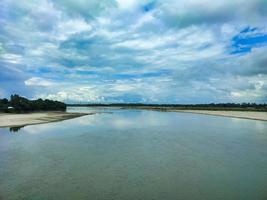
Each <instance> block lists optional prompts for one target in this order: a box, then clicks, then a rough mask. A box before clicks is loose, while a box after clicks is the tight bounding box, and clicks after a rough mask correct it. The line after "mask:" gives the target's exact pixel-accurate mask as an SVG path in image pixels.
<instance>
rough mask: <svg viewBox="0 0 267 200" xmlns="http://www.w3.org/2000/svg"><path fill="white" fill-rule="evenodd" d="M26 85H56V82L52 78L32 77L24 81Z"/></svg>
mask: <svg viewBox="0 0 267 200" xmlns="http://www.w3.org/2000/svg"><path fill="white" fill-rule="evenodd" d="M24 83H25V85H27V86H34V87H36V86H38V87H50V86H53V85H55V83H54V82H52V81H50V80H46V79H43V78H40V77H32V78H30V79H28V80H26V81H24Z"/></svg>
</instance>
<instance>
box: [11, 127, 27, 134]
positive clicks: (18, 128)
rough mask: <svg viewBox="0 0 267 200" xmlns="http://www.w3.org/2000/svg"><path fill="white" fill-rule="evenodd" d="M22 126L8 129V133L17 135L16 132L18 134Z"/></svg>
mask: <svg viewBox="0 0 267 200" xmlns="http://www.w3.org/2000/svg"><path fill="white" fill-rule="evenodd" d="M23 127H24V126H15V127H10V128H9V132H11V133H12V132H13V133H17V132H19V130H20V129H21V128H23Z"/></svg>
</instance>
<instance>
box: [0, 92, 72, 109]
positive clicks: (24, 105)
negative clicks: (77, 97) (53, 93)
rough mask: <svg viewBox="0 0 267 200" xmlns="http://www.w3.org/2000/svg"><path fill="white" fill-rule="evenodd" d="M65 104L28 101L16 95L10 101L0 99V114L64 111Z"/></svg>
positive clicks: (41, 100)
mask: <svg viewBox="0 0 267 200" xmlns="http://www.w3.org/2000/svg"><path fill="white" fill-rule="evenodd" d="M66 108H67V106H66V104H65V103H62V102H59V101H52V100H48V99H45V100H43V99H37V100H29V99H26V98H24V97H21V96H19V95H17V94H15V95H11V97H10V100H8V99H0V112H12V113H23V112H34V111H65V110H66Z"/></svg>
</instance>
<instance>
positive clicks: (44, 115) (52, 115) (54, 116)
mask: <svg viewBox="0 0 267 200" xmlns="http://www.w3.org/2000/svg"><path fill="white" fill-rule="evenodd" d="M90 114H94V113H68V112H40V113H26V114H10V113H0V128H3V127H18V126H26V125H33V124H44V123H49V122H57V121H62V120H66V119H72V118H76V117H81V116H85V115H90Z"/></svg>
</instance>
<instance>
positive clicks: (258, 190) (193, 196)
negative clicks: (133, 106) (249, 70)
mask: <svg viewBox="0 0 267 200" xmlns="http://www.w3.org/2000/svg"><path fill="white" fill-rule="evenodd" d="M70 110H71V111H73V108H70ZM75 110H76V111H78V112H81V111H86V110H88V108H76V109H75ZM89 110H90V111H101V112H103V113H101V114H96V115H89V116H84V117H80V118H76V119H71V120H66V121H62V122H56V123H49V124H42V125H32V126H26V127H23V128H21V129H20V130H17V132H10V131H9V129H7V128H6V129H0V199H3V200H15V199H16V200H17V199H18V200H23V199H25V200H50V199H51V200H60V199H62V200H68V199H70V200H79V199H90V200H91V199H99V200H102V199H107V200H110V199H120V200H124V199H125V200H131V199H133V200H137V199H140V200H152V199H153V200H174V199H175V200H177V199H181V200H186V199H190V200H218V199H222V200H228V199H229V200H238V199H242V200H252V199H253V200H266V199H267V122H262V121H253V120H246V119H234V118H227V117H216V116H206V115H199V114H190V113H174V112H156V111H145V110H124V109H116V108H113V109H110V108H108V109H100V108H94V109H89ZM109 112H112V114H110V113H109Z"/></svg>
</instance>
